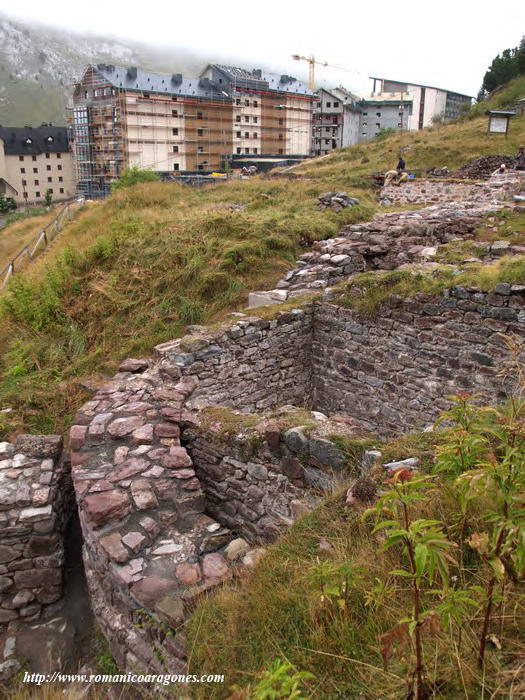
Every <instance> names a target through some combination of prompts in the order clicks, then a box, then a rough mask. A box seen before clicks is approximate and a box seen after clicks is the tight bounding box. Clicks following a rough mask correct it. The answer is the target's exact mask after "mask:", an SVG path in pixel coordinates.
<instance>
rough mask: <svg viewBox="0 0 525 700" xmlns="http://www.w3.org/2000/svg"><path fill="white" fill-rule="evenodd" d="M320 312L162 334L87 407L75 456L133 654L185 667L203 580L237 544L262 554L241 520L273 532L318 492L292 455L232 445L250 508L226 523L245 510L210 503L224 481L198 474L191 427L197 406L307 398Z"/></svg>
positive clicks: (94, 573) (118, 653)
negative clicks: (262, 455) (146, 355)
mask: <svg viewBox="0 0 525 700" xmlns="http://www.w3.org/2000/svg"><path fill="white" fill-rule="evenodd" d="M311 326H312V324H311V310H307V311H304V310H295V311H292V312H289V313H283V314H280V315H279V317H278V318H277V319H276V320H272V321H265V320H263V319H259V318H254V319H250V318H248V317H245V318H241V319H240V320H239V321H237V323H234V324H230V325H229V326H228V327H227V328H222V329H219V330H217V331H212V332H209V331H208V332H207V333H205V334H204V333H200V332H199V329H193V333H194V335H190V336H187V337H185V338H183V339H181V340H178V341H175V342H171V343H165V344H163V345H161V346H158V347H157V348H156V351H157V360H156V361H155V362H152V363H149V362H144V363H141V362H140V361H138V362H136V363H135V364H134V362H133V361H131V363H128V364H127V365H126V363H124V365H123V366H122V369H123V371H121V372H120V373H119V374H117V375H116V377H115V378H114V380H113V381H112V382H110V383H109V384H108V385H106V386H105V387H102V389H101V390H100V391H99V392H98V393H97V395H96V396H95V397H94V398H93V400H92V401H89V402H88V403H87V404H85V405H84V406H83V407H82V409H81V410H80V411H79V413H78V414H77V416H76V418H75V425H74V426H73V427H72V428H71V443H70V445H71V449H72V452H71V463H72V474H73V481H74V486H75V492H76V496H77V504H78V508H79V514H80V522H81V526H82V531H83V535H84V561H85V568H86V574H87V578H88V585H89V589H90V595H91V600H92V605H93V609H94V612H95V615H96V617H97V619H98V621H99V623H100V625H101V627H102V629H103V631H104V634H105V635H106V637H107V638H108V640H109V642H110V645H111V648H112V651H113V653H114V655H115V657H116V659H117V661H118V663H119V665H120V666H121V667H123V668H124V667H126V668H134V669H143V670H147V669H150V670H156V671H157V672H162V671H164V672H165V671H166V670H167V669H170V670H171V671H174V670H177V669H179V670H180V671H181V672H182V670H183V669H184V664H185V644H184V634H183V631H182V629H181V624H182V622H183V621H184V619H185V618H186V617H187V616H188V615H189V613H190V611H191V609H192V608H193V606H194V604H195V602H196V601H197V600H198V598H199V597H200V596H201V595H202V594H203V593H205V592H206V591H207V590H209V589H210V588H211V587H213V586H215V585H217V584H218V583H219V582H221V581H222V580H224V579H225V578H228V577H229V576H231V575H233V571H234V570H235V567H236V565H237V562H236V558H238V557H237V556H236V554H238V553H239V552H241V551H242V553H243V554H245V555H246V556H248V555H249V554H250V552H249V551H248V550H250V545H249V543H246V542H244V543H241V544H239V542H237V544H236V545H234V542H233V541H234V540H235V538H236V534H237V533H238V532H240V533H242V534H244V535H245V536H246V538H247V539H248V540H250V542H253V543H255V542H258V541H261V540H263V539H264V540H268V538H269V537H270V536H275V535H276V534H278V532H279V531H280V529H282V527H283V526H284V525H285V524H286V525H289V524H290V522H292V520H293V512H292V509H293V507H295V508H297V507H298V505H297V504H298V503H299V499H300V498H301V496H302V497H303V498H307V494H306V490H305V489H304V488H301V487H302V484H301V485H299V481H298V480H296V484H297V485H294V484H293V483H291V481H289V479H288V477H287V476H286V475H285V474H284V473H283V472H282V470H280V469H279V465H278V464H275V465H270V464H266V465H263V464H262V463H261V462H260V460H259V461H258V462H255V461H245V462H241V460H240V457H241V456H240V455H239V454H238V453H237V452H236V451H235V450H232V451H231V452H232V454H231V455H230V454H228V452H229V450H226V452H223V455H222V457H223V458H229V459H230V463H229V464H230V468H231V469H232V470H233V474H232V475H233V476H234V477H235V484H231V487H232V490H233V488H234V486H235V487H236V489H237V490H236V494H237V497H238V501H239V505H240V504H243V505H242V508H246V511H244V513H243V511H242V508H239V509H238V512H239V514H240V515H239V518H238V520H235V522H234V524H235V525H238V527H237V529H236V532H235V533H234V532H232V531H231V530H230V528H229V527H227V525H225V524H224V523H226V522H228V523H229V522H233V521H228V519H227V518H223V519H222V520H218V521H217V520H215V519H214V518H213V517H210V515H209V513H214V512H215V511H214V509H213V506H212V507H210V508H209V509H208V508H207V498H206V494H205V490H204V489H203V486H204V487H209V488H210V482H209V480H206V479H203V484H201V482H200V480H199V478H197V476H196V472H195V468H196V466H197V464H194V462H193V460H192V458H191V457H190V455H189V454H188V451H187V450H186V449H185V447H184V446H183V445H182V444H181V433H183V431H184V430H185V428H187V427H188V426H193V427H194V429H195V421H194V419H193V418H192V415H193V413H192V411H194V410H195V409H197V408H199V407H200V406H202V405H205V404H208V403H222V404H226V403H227V404H229V405H230V406H232V407H234V408H242V409H244V410H262V409H266V408H268V407H275V406H277V405H279V404H280V403H289V402H297V401H299V400H302V398H303V397H304V395H305V393H307V390H308V383H309V380H310V375H311V371H310V352H309V348H310V345H311V343H310V336H311ZM148 365H150V366H148ZM194 435H195V433H194ZM210 449H211V446H210V444H209V443H207V444H206V447H205V450H204V449H203V445H201V446H200V451H199V448H198V447H197V446H195V447H194V450H193V455H194V458H195V461H196V463H199V464H200V465H201V466H200V472H201V474H203V473H204V472H207V470H210V469H211V464H210V461H209V460H210ZM223 449H224V448H223ZM204 452H206V459H207V460H208V462H205V460H204V458H203V457H204ZM222 464H223V467H225V465H226V462H225V461H224V459H223V460H222ZM208 473H211V472H209V471H208ZM220 488H221V486H220V482H219V481H217V489H220ZM263 504H264V505H263ZM230 505H231V503H230ZM250 505H251V507H252V509H251V511H250V512H249V513H248V508H249V506H250ZM252 514H253V515H255V517H252ZM217 515H220V513H219V512H218V513H217ZM237 540H238V538H237ZM232 546H233V552H234V553H233V554H232ZM168 628H169V629H171V630H173V629H177V630H178V631H177V632H176V633H174V634H173V633H168V632H167V631H166V630H167V629H168ZM166 664H167V666H166Z"/></svg>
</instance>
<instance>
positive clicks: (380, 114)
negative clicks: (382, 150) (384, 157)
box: [358, 95, 413, 142]
mask: <svg viewBox="0 0 525 700" xmlns="http://www.w3.org/2000/svg"><path fill="white" fill-rule="evenodd" d="M412 110H413V105H412V99H411V97H410V96H408V95H404V96H400V95H371V96H369V97H365V98H363V101H362V103H361V114H360V119H359V139H358V141H359V142H361V141H370V140H371V139H373V138H375V137H376V136H377V135H378V134H379V133H380V132H381V131H383V129H395V130H396V131H406V130H407V129H409V124H410V119H411V117H412Z"/></svg>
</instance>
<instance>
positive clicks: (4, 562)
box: [0, 435, 72, 632]
mask: <svg viewBox="0 0 525 700" xmlns="http://www.w3.org/2000/svg"><path fill="white" fill-rule="evenodd" d="M61 451H62V439H61V438H60V437H59V436H57V435H20V436H19V437H18V438H17V440H16V441H15V442H14V443H9V442H1V443H0V632H1V631H3V630H4V629H5V626H6V625H7V624H8V623H9V622H11V621H15V620H24V621H27V622H29V621H34V620H38V619H39V618H40V617H41V616H44V617H45V616H46V615H47V614H52V613H53V612H54V611H55V610H56V608H57V605H54V604H55V603H57V601H59V600H60V598H61V596H62V565H63V562H64V547H63V535H64V529H65V524H66V522H67V519H68V517H69V514H70V513H71V507H72V489H71V482H70V478H69V473H68V470H67V469H68V465H67V463H66V461H65V460H64V459H62V458H61Z"/></svg>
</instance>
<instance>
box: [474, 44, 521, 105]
mask: <svg viewBox="0 0 525 700" xmlns="http://www.w3.org/2000/svg"><path fill="white" fill-rule="evenodd" d="M524 74H525V36H524V37H523V38H522V40H521V41H520V44H519V46H516V47H514V48H512V49H505V50H504V51H502V53H501V54H498V55H497V56H496V57H495V58H494V59H493V60H492V63H491V64H490V67H489V69H488V70H487V72H486V73H485V75H484V76H483V83H482V85H481V89H480V91H479V94H478V100H479V99H480V98H482V99H483V98H484V97H486V95H487V93H489V92H492V91H493V90H495V89H496V88H497V87H500V85H505V83H508V82H509V80H512V79H513V78H517V77H518V75H524Z"/></svg>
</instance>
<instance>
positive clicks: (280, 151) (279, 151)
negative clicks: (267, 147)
mask: <svg viewBox="0 0 525 700" xmlns="http://www.w3.org/2000/svg"><path fill="white" fill-rule="evenodd" d="M277 152H278V154H279V155H280V156H282V154H283V153H284V151H283V149H282V148H280V149H279V150H278V151H277Z"/></svg>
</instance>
